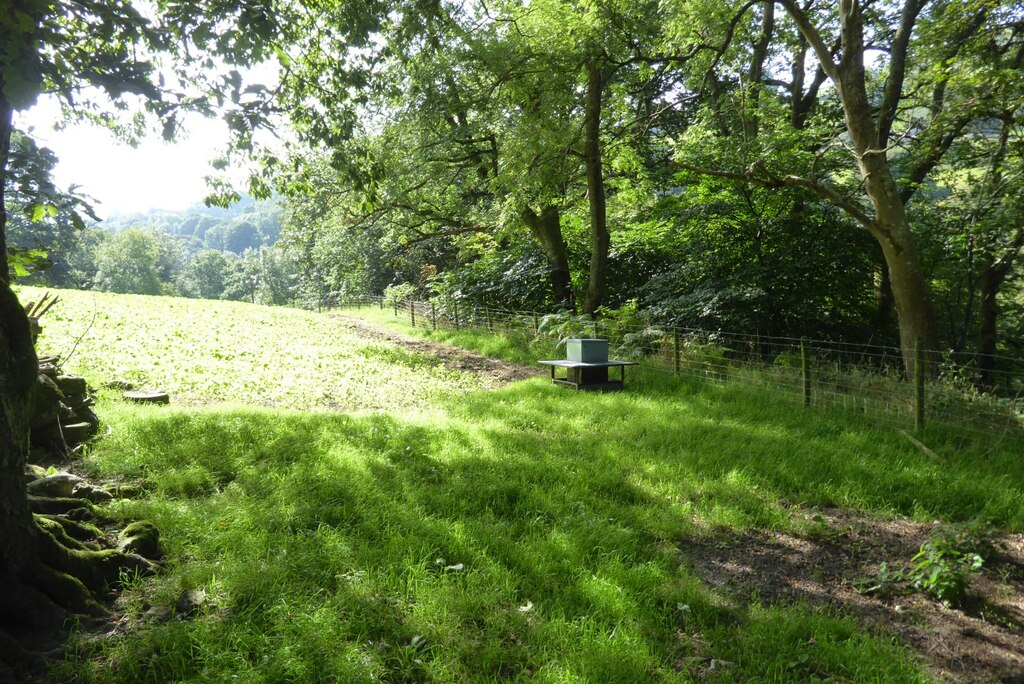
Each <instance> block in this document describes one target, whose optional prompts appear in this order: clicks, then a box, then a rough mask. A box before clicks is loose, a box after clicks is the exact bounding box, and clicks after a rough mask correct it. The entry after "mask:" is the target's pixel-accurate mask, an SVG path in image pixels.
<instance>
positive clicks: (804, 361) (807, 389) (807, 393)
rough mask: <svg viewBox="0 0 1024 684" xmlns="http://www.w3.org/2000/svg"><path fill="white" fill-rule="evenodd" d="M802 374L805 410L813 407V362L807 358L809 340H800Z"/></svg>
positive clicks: (802, 338)
mask: <svg viewBox="0 0 1024 684" xmlns="http://www.w3.org/2000/svg"><path fill="white" fill-rule="evenodd" d="M800 374H801V375H802V376H803V379H804V408H810V406H811V362H810V360H809V359H808V358H807V338H806V337H801V338H800Z"/></svg>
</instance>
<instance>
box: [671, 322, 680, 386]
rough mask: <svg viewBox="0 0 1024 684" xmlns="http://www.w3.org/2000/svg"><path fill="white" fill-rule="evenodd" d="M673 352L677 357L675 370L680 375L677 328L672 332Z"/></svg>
mask: <svg viewBox="0 0 1024 684" xmlns="http://www.w3.org/2000/svg"><path fill="white" fill-rule="evenodd" d="M672 352H673V354H674V355H675V364H674V368H675V371H676V375H679V369H680V368H681V366H680V364H679V328H675V329H674V330H673V331H672Z"/></svg>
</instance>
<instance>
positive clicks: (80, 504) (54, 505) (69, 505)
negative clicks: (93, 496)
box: [28, 496, 104, 520]
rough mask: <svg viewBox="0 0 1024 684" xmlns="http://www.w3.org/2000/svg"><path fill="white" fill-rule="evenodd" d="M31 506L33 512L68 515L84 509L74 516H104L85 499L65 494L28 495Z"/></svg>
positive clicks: (93, 518)
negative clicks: (65, 495)
mask: <svg viewBox="0 0 1024 684" xmlns="http://www.w3.org/2000/svg"><path fill="white" fill-rule="evenodd" d="M28 505H29V508H30V509H32V512H33V513H41V514H43V515H67V514H71V512H72V511H77V510H78V509H83V512H81V513H76V514H75V515H74V517H75V518H76V519H79V520H95V519H96V518H102V517H104V516H103V515H102V514H101V513H100V511H99V510H98V509H97V508H96V506H94V505H93V504H92V503H90V502H89V501H86V500H85V499H74V498H71V497H64V496H53V497H50V496H30V497H28Z"/></svg>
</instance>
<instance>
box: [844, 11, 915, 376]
mask: <svg viewBox="0 0 1024 684" xmlns="http://www.w3.org/2000/svg"><path fill="white" fill-rule="evenodd" d="M840 22H841V26H842V58H841V59H840V61H839V65H838V69H837V73H838V80H839V83H838V85H839V95H840V99H841V100H842V104H843V112H844V114H845V117H846V128H847V131H848V132H849V134H850V140H851V142H852V143H853V148H854V153H855V156H856V159H857V167H858V170H859V172H860V176H861V179H862V180H863V182H864V190H865V192H866V193H867V196H868V199H869V200H870V201H871V204H872V206H873V207H874V209H875V221H874V224H873V225H871V226H869V227H868V229H869V230H870V231H871V233H872V235H873V236H874V237H875V239H877V240H878V242H879V244H881V246H882V254H884V255H885V263H886V265H887V266H888V267H889V277H890V282H891V283H892V294H893V301H894V303H895V304H896V315H897V317H898V319H899V331H900V346H901V348H902V352H903V361H904V366H905V367H906V369H907V375H908V376H910V377H913V376H914V374H915V372H916V369H915V368H914V363H915V362H914V348H915V347H916V345H918V344H921V345H922V346H924V348H925V349H934V347H935V339H934V329H933V322H932V314H931V304H930V301H929V296H928V285H927V282H926V281H925V278H924V272H923V270H922V268H921V262H920V259H919V258H918V255H917V250H916V249H915V247H914V239H913V235H912V234H911V231H910V224H909V222H908V220H907V212H906V208H905V207H904V206H903V200H902V198H901V197H900V192H899V189H898V188H897V187H896V181H895V180H894V179H893V176H892V169H891V168H890V165H889V160H888V157H887V155H886V152H885V149H879V148H878V128H877V127H876V125H875V121H874V118H873V116H872V111H871V105H870V102H869V101H868V95H867V87H866V83H865V74H864V27H863V17H862V16H861V8H860V3H859V2H857V0H841V2H840Z"/></svg>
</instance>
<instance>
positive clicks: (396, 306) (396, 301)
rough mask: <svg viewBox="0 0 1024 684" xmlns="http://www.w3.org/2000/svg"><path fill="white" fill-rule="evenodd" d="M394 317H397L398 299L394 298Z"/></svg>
mask: <svg viewBox="0 0 1024 684" xmlns="http://www.w3.org/2000/svg"><path fill="white" fill-rule="evenodd" d="M395 318H398V299H395Z"/></svg>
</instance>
